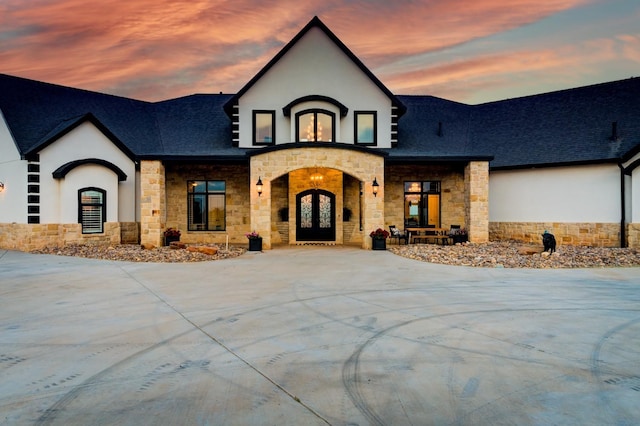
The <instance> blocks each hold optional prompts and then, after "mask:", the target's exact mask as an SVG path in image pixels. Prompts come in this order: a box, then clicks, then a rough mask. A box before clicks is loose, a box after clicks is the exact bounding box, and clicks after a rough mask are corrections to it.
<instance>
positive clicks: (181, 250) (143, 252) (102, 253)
mask: <svg viewBox="0 0 640 426" xmlns="http://www.w3.org/2000/svg"><path fill="white" fill-rule="evenodd" d="M245 251H246V249H244V248H241V247H233V246H229V250H225V249H221V248H220V247H218V246H207V245H175V246H174V245H172V246H165V247H148V248H143V247H142V246H139V245H134V244H121V245H114V246H105V245H69V246H65V247H47V248H44V249H41V250H35V251H32V252H31V253H37V254H56V255H61V256H78V257H86V258H90V259H103V260H121V261H125V262H160V263H184V262H204V261H211V260H221V259H229V258H232V257H237V256H240V255H241V254H243V253H244V252H245Z"/></svg>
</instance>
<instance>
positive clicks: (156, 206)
mask: <svg viewBox="0 0 640 426" xmlns="http://www.w3.org/2000/svg"><path fill="white" fill-rule="evenodd" d="M165 212H166V199H165V170H164V165H163V164H162V162H161V161H157V160H153V161H149V160H143V161H141V162H140V242H141V243H142V244H145V245H153V246H160V245H162V242H163V238H164V236H163V234H162V232H163V231H164V229H165V220H166V216H165V214H164V213H165Z"/></svg>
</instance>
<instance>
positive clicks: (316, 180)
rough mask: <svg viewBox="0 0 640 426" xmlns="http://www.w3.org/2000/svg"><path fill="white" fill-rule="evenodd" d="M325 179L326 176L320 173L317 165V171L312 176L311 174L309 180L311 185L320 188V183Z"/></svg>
mask: <svg viewBox="0 0 640 426" xmlns="http://www.w3.org/2000/svg"><path fill="white" fill-rule="evenodd" d="M323 179H324V177H323V176H322V174H320V173H319V172H318V168H317V167H316V171H315V173H313V174H312V175H311V176H309V180H310V181H311V186H312V187H313V188H314V189H318V188H319V187H320V184H322V180H323Z"/></svg>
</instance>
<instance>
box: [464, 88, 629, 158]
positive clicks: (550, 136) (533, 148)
mask: <svg viewBox="0 0 640 426" xmlns="http://www.w3.org/2000/svg"><path fill="white" fill-rule="evenodd" d="M639 111H640V78H633V79H627V80H621V81H615V82H610V83H603V84H597V85H593V86H585V87H580V88H577V89H568V90H562V91H558V92H551V93H545V94H541V95H535V96H527V97H522V98H517V99H508V100H503V101H499V102H491V103H487V104H482V105H477V106H474V107H473V108H472V109H471V116H470V123H471V127H470V138H471V140H472V143H473V145H474V147H475V148H476V149H479V150H490V151H492V152H493V153H494V155H495V159H494V160H493V161H492V162H491V167H492V168H501V167H527V166H539V165H549V164H570V163H589V162H603V161H616V160H619V159H620V158H621V157H622V156H624V155H625V154H626V153H627V152H628V151H630V150H631V149H632V148H634V147H635V146H638V145H639V144H640V115H639ZM613 122H616V123H617V132H618V136H619V137H618V138H617V139H616V140H612V138H611V136H612V123H613Z"/></svg>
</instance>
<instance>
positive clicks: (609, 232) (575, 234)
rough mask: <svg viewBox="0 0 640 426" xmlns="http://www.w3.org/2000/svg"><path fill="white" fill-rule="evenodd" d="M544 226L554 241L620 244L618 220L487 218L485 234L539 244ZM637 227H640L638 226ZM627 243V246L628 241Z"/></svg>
mask: <svg viewBox="0 0 640 426" xmlns="http://www.w3.org/2000/svg"><path fill="white" fill-rule="evenodd" d="M629 228H630V229H631V227H629ZM545 230H546V231H549V232H550V233H552V234H553V235H554V236H555V237H556V242H557V243H558V244H567V245H576V246H591V247H620V224H618V223H557V222H491V223H490V224H489V236H490V238H491V240H492V241H497V240H516V241H523V242H526V243H535V244H542V233H543V232H544V231H545ZM638 230H639V231H640V227H639V229H638ZM629 242H630V243H631V241H629ZM629 246H630V247H631V244H629Z"/></svg>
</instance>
